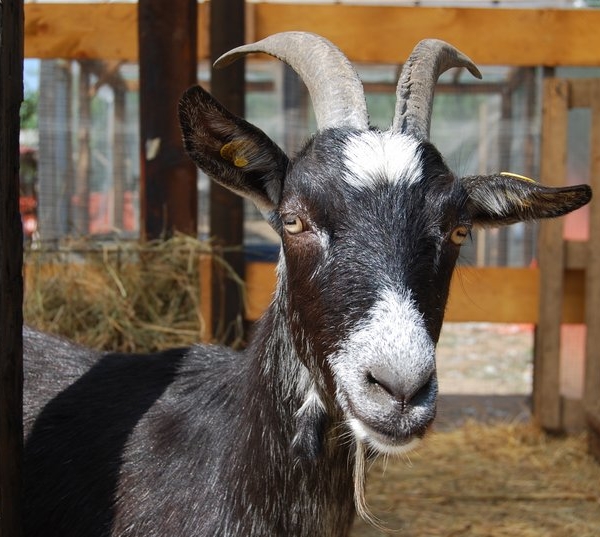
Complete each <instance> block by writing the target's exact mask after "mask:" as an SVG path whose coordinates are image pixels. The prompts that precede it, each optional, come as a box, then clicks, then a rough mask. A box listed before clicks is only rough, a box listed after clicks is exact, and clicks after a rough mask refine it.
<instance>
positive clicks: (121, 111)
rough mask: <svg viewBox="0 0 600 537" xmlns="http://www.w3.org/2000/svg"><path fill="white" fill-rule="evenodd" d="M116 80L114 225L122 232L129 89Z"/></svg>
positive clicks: (114, 85) (114, 89) (113, 87)
mask: <svg viewBox="0 0 600 537" xmlns="http://www.w3.org/2000/svg"><path fill="white" fill-rule="evenodd" d="M119 82H120V81H119V80H115V83H114V84H112V89H113V91H114V95H115V110H114V131H113V196H114V209H113V225H114V227H115V228H116V229H120V230H122V229H123V228H124V223H125V214H124V212H125V199H124V196H125V183H126V179H127V172H126V163H127V137H126V136H125V128H126V125H127V118H126V112H127V110H126V107H125V102H126V97H127V88H126V86H125V83H124V82H123V83H119Z"/></svg>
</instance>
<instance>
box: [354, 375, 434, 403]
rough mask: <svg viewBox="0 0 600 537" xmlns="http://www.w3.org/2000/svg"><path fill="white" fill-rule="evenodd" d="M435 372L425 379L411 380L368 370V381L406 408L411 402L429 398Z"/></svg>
mask: <svg viewBox="0 0 600 537" xmlns="http://www.w3.org/2000/svg"><path fill="white" fill-rule="evenodd" d="M434 378H435V373H431V375H430V376H429V377H427V379H426V380H425V382H424V383H423V381H420V382H419V381H417V382H414V381H412V382H411V381H410V380H409V379H408V378H401V379H400V378H397V376H396V375H391V374H387V375H386V374H385V371H384V372H381V371H375V372H373V371H368V372H367V373H366V381H367V383H368V384H369V385H371V386H373V387H377V388H378V389H380V390H382V391H383V392H385V393H386V394H387V395H388V396H390V397H392V398H393V399H394V400H395V401H397V402H398V403H400V404H401V406H402V408H403V409H404V408H406V406H407V405H408V403H409V402H412V403H414V404H417V403H418V402H419V401H421V400H426V399H429V398H430V396H431V391H432V387H433V384H434Z"/></svg>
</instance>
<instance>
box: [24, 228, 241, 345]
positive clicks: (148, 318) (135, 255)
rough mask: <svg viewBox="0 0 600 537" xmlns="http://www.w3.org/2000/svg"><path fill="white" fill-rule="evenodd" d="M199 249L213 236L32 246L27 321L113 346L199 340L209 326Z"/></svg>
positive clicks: (27, 277) (208, 250)
mask: <svg viewBox="0 0 600 537" xmlns="http://www.w3.org/2000/svg"><path fill="white" fill-rule="evenodd" d="M201 255H211V247H210V244H208V243H206V242H200V241H198V240H196V239H193V238H191V237H187V236H183V235H182V236H176V237H173V238H172V239H169V240H167V241H155V242H148V243H139V242H112V241H111V242H110V243H107V244H98V243H96V244H94V243H92V242H90V241H89V240H79V241H70V242H67V243H63V244H61V245H60V248H58V249H56V248H53V249H52V250H49V249H43V248H42V249H35V250H29V251H28V252H26V256H25V300H24V318H25V322H26V323H28V324H30V325H32V326H35V327H36V328H39V329H41V330H45V331H48V332H52V333H55V334H61V335H63V336H66V337H68V338H70V339H73V340H75V341H78V342H79V343H82V344H84V345H88V346H90V347H93V348H97V349H105V350H113V351H114V350H121V351H126V352H150V351H154V350H158V349H164V348H168V347H176V346H181V345H188V344H190V343H191V342H195V341H200V340H201V339H203V338H204V336H205V334H206V326H205V322H204V319H203V318H202V315H201V310H200V289H201V283H200V274H199V266H200V263H199V259H200V256H201ZM215 259H217V261H220V263H221V265H223V266H224V267H225V270H226V271H227V270H228V267H227V266H226V265H225V264H224V262H223V261H222V260H219V258H217V257H215ZM229 275H231V272H229Z"/></svg>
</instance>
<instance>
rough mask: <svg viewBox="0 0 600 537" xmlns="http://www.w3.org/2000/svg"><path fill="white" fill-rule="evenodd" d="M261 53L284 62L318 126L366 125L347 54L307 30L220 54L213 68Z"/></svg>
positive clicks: (363, 104)
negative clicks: (305, 92)
mask: <svg viewBox="0 0 600 537" xmlns="http://www.w3.org/2000/svg"><path fill="white" fill-rule="evenodd" d="M252 52H264V53H266V54H270V55H271V56H274V57H276V58H278V59H280V60H281V61H283V62H285V63H287V64H288V65H289V66H290V67H291V68H292V69H293V70H294V71H296V73H298V75H299V76H300V78H301V79H302V81H303V82H304V83H305V84H306V87H307V88H308V92H309V93H310V96H311V99H312V103H313V109H314V112H315V118H316V120H317V127H318V129H319V130H324V129H327V128H330V127H351V128H355V129H359V130H366V129H368V128H369V116H368V113H367V103H366V101H365V95H364V89H363V85H362V82H361V81H360V79H359V78H358V74H357V73H356V71H355V70H354V67H353V66H352V64H351V63H350V61H349V60H348V58H346V56H345V55H344V54H343V53H342V52H341V51H340V49H338V48H337V47H336V46H335V45H334V44H333V43H331V42H330V41H328V40H327V39H325V38H324V37H321V36H319V35H316V34H312V33H307V32H282V33H278V34H274V35H271V36H269V37H267V38H265V39H262V40H261V41H258V42H256V43H253V44H249V45H243V46H241V47H237V48H235V49H233V50H231V51H229V52H227V53H225V54H223V56H221V57H220V58H219V59H218V60H217V61H216V62H215V67H225V66H227V65H229V64H230V63H232V62H233V61H235V60H237V59H238V58H239V57H241V56H243V55H245V54H250V53H252Z"/></svg>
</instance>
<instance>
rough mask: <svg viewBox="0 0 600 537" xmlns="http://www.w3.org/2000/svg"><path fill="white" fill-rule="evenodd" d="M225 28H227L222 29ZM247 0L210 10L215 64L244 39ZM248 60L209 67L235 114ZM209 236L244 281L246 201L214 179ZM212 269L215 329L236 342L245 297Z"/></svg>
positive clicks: (241, 104) (223, 0)
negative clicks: (219, 66)
mask: <svg viewBox="0 0 600 537" xmlns="http://www.w3.org/2000/svg"><path fill="white" fill-rule="evenodd" d="M224 28H227V31H223V30H224ZM244 34H245V10H244V0H219V1H218V2H215V3H213V5H212V6H211V10H210V37H211V44H212V47H211V52H210V55H211V63H213V62H214V61H215V60H216V59H217V58H218V57H219V56H221V55H222V54H224V53H225V52H227V51H228V50H231V49H232V48H235V47H237V46H239V45H243V44H244ZM245 65H246V64H245V61H244V60H243V59H240V60H238V61H237V62H236V63H234V64H233V65H231V66H230V67H229V68H228V69H215V68H213V69H212V71H211V92H212V94H213V95H214V96H215V97H216V98H217V99H218V100H219V101H220V102H221V103H222V104H223V106H225V108H227V109H228V110H229V111H230V112H232V113H233V114H236V115H238V116H240V117H243V116H244V113H245V82H244V80H245V73H246V71H245ZM209 225H210V237H211V240H212V241H213V247H214V248H215V249H216V251H217V252H219V253H220V255H221V256H222V257H223V259H224V260H225V262H226V263H227V265H229V267H230V269H231V270H233V271H234V272H235V273H236V274H237V275H238V276H239V278H240V279H242V280H244V277H245V275H244V269H245V263H244V251H243V244H244V200H243V199H242V198H241V197H240V196H239V195H237V194H234V193H233V192H231V191H230V190H229V189H227V188H225V187H223V186H221V185H220V184H218V183H216V182H214V181H213V182H211V184H210V218H209ZM223 269H224V267H223V265H222V264H219V265H217V266H215V267H214V270H213V278H214V281H213V290H212V294H213V315H212V318H213V326H212V329H213V334H214V337H215V338H216V339H217V340H219V341H222V342H224V343H226V344H238V343H239V339H240V335H241V332H242V330H241V327H242V320H243V316H244V311H243V309H244V306H243V305H244V301H243V296H242V291H241V289H240V287H239V285H237V283H236V282H235V281H234V280H233V279H232V278H230V277H228V275H227V274H226V272H225V271H224V270H223Z"/></svg>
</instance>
